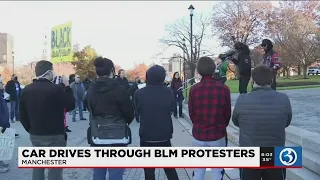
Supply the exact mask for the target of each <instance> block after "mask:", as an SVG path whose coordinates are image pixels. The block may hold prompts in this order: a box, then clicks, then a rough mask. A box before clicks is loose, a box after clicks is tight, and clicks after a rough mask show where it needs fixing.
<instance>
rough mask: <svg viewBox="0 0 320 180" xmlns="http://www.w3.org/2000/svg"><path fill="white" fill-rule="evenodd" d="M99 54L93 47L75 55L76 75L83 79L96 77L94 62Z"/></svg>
mask: <svg viewBox="0 0 320 180" xmlns="http://www.w3.org/2000/svg"><path fill="white" fill-rule="evenodd" d="M97 56H98V54H97V52H96V50H95V49H93V48H92V47H91V46H86V47H84V48H83V49H82V50H81V51H79V52H75V53H74V54H73V61H72V64H73V65H74V68H75V73H76V74H78V75H80V77H81V78H85V77H95V76H96V73H95V70H94V65H93V61H94V60H95V59H96V58H97Z"/></svg>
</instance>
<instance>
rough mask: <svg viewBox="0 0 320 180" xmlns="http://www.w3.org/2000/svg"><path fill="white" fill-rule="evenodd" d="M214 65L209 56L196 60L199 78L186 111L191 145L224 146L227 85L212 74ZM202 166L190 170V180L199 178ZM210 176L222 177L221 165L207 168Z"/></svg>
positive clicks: (228, 99)
mask: <svg viewBox="0 0 320 180" xmlns="http://www.w3.org/2000/svg"><path fill="white" fill-rule="evenodd" d="M215 69H216V65H215V63H214V62H213V60H212V59H211V58H209V57H202V58H200V59H199V61H198V64H197V71H198V73H199V74H200V75H201V76H202V79H201V81H200V82H199V83H198V84H196V85H194V86H193V87H192V88H191V90H190V93H189V115H190V119H191V121H192V123H193V128H192V135H193V138H194V140H193V146H195V147H225V146H226V134H227V132H226V128H227V126H228V125H229V121H230V117H231V97H230V90H229V88H228V87H227V86H226V85H224V84H221V83H220V82H219V81H218V80H216V79H215V78H214V77H213V75H214V73H215ZM205 171H206V170H205V169H204V168H202V169H195V170H194V180H203V179H204V176H205ZM211 171H212V179H222V178H223V175H224V169H220V168H215V169H211Z"/></svg>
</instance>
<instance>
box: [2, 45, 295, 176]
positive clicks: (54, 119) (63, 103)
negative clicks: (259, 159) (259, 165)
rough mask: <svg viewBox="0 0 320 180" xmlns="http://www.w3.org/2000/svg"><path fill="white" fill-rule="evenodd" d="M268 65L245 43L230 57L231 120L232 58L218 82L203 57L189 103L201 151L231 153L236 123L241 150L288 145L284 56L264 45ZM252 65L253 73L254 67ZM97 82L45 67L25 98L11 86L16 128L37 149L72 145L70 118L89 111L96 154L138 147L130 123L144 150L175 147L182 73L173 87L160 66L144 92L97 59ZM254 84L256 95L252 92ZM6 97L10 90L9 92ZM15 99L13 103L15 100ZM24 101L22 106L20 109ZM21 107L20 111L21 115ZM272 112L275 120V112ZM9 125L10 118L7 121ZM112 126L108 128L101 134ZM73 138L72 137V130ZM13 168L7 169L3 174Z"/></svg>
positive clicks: (112, 172)
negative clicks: (279, 84)
mask: <svg viewBox="0 0 320 180" xmlns="http://www.w3.org/2000/svg"><path fill="white" fill-rule="evenodd" d="M261 46H262V47H264V48H265V52H266V53H265V58H264V60H263V61H262V63H261V64H262V65H259V66H256V67H255V68H254V69H253V70H252V69H251V60H250V56H249V54H250V51H248V48H247V46H246V45H244V44H242V43H236V44H235V50H236V52H237V53H236V56H235V57H232V58H230V59H229V60H231V61H233V62H234V63H235V64H236V65H237V66H238V67H239V69H240V79H239V91H240V93H241V94H240V96H239V97H238V99H237V101H236V104H235V107H234V110H233V114H232V115H231V95H230V90H229V88H228V87H227V86H226V85H225V82H226V80H227V78H226V71H227V69H228V63H227V60H228V59H221V60H222V65H221V66H220V67H219V69H220V77H219V78H217V77H215V70H216V65H215V63H214V61H213V60H212V59H211V58H209V57H201V58H200V59H199V60H198V62H197V71H198V73H199V74H200V75H201V77H202V79H201V81H200V82H199V83H197V84H195V85H194V86H192V87H191V89H190V93H189V97H188V98H189V99H188V105H189V115H190V119H191V121H192V123H193V128H192V136H193V142H192V144H193V146H195V147H226V146H227V144H228V143H227V142H228V140H227V131H226V129H227V126H228V125H229V122H230V119H231V120H232V121H233V123H234V124H235V125H236V126H238V127H239V128H240V142H239V144H240V146H244V147H274V146H284V142H285V128H286V127H287V126H289V124H290V122H291V118H292V110H291V105H290V100H289V98H288V96H287V95H285V94H283V93H280V92H276V91H275V74H276V71H277V70H278V69H279V68H280V63H279V61H278V58H279V56H278V54H277V53H276V52H274V51H273V50H272V43H271V44H270V43H269V40H264V41H263V42H262V44H261ZM249 64H250V68H249ZM94 67H95V71H96V75H97V77H96V78H95V79H92V80H90V79H89V78H86V79H85V80H84V81H83V82H81V80H80V76H79V75H71V76H70V77H69V78H67V77H65V76H62V77H61V78H59V79H61V80H59V81H56V82H58V83H52V82H53V81H54V80H55V79H57V78H56V76H55V73H54V69H53V64H52V63H51V62H49V61H45V60H42V61H39V62H38V63H37V64H36V67H35V74H36V76H37V78H36V79H35V80H34V81H33V83H31V84H29V85H27V86H26V87H25V88H24V89H23V93H21V88H19V83H18V81H17V78H16V76H13V78H12V82H10V83H8V84H7V86H6V91H7V92H8V93H9V94H10V107H11V112H10V118H11V122H14V121H13V119H14V118H15V120H20V122H21V124H22V125H23V127H24V129H25V130H26V131H27V132H28V133H29V134H30V141H31V143H32V145H33V146H34V147H64V146H67V139H68V137H67V133H66V132H68V130H69V129H68V126H67V125H66V113H67V112H71V113H72V121H73V122H75V121H76V114H77V112H76V111H78V114H79V119H80V120H86V119H85V118H84V116H83V111H84V110H85V111H86V110H88V112H89V121H90V123H89V126H88V129H87V132H86V135H87V140H88V144H89V145H90V146H92V147H125V146H128V145H129V144H131V142H132V134H131V130H130V127H129V125H130V123H132V121H133V120H134V119H136V121H137V122H139V123H140V124H139V125H140V129H139V137H140V146H141V147H170V146H171V145H172V144H171V139H172V137H173V131H174V129H173V122H172V115H173V116H174V117H175V118H179V117H181V118H183V115H182V102H183V100H184V96H183V93H182V85H183V82H182V80H181V78H180V75H179V73H178V72H176V73H174V75H173V78H172V81H171V84H170V86H169V87H167V84H166V82H165V78H166V71H165V69H164V68H163V67H162V66H159V65H154V66H152V67H150V68H149V69H148V70H147V72H146V86H145V87H144V88H141V89H139V87H138V86H139V84H140V83H141V80H140V78H139V77H137V78H136V82H135V83H134V84H133V85H132V86H129V83H128V80H127V79H126V78H125V71H124V70H123V69H120V70H119V71H118V72H117V74H116V72H115V67H114V63H113V62H112V61H111V60H110V59H107V58H103V57H98V58H96V59H95V60H94ZM251 78H252V82H253V90H252V92H251V93H247V85H248V83H249V80H250V79H251ZM2 92H3V91H2ZM11 95H12V97H11ZM18 102H19V103H18ZM0 105H1V113H2V116H1V121H0V126H1V127H3V128H2V131H3V132H4V131H5V128H8V127H10V122H9V113H4V112H8V111H7V109H6V107H7V106H6V102H5V101H4V99H1V103H0ZM16 107H19V108H16ZM270 111H271V112H272V113H270ZM5 119H8V121H7V122H6V121H5ZM99 127H105V128H99ZM69 131H70V130H69ZM5 166H6V164H5V163H4V162H0V167H1V168H5ZM124 171H125V169H123V168H109V169H108V168H96V169H94V170H93V180H105V179H106V174H107V172H108V174H109V179H110V180H122V179H123V173H124ZM164 171H165V174H166V176H167V178H168V179H169V180H178V179H179V178H178V175H177V172H176V170H175V169H174V168H165V169H164ZM211 171H212V179H214V180H217V179H223V176H224V169H222V168H215V169H212V170H211ZM62 172H63V170H62V169H59V168H53V169H48V179H49V180H62V179H63V173H62ZM205 172H206V171H205V169H203V168H198V169H195V170H194V177H193V178H194V179H195V180H204V177H205ZM144 173H145V179H147V180H155V169H154V168H145V169H144ZM240 177H241V179H242V180H260V179H261V178H262V177H263V179H265V180H283V179H285V169H272V170H264V169H241V170H240ZM32 179H33V180H44V179H45V175H44V169H33V173H32Z"/></svg>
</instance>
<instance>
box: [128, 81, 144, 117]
mask: <svg viewBox="0 0 320 180" xmlns="http://www.w3.org/2000/svg"><path fill="white" fill-rule="evenodd" d="M139 84H141V80H140V78H139V77H137V78H136V81H135V82H134V83H133V85H132V86H131V87H130V95H131V97H132V101H133V102H134V99H133V97H134V94H135V93H136V91H137V90H138V89H139V87H138V85H139ZM134 115H135V117H136V121H137V122H138V123H139V122H140V117H139V114H138V112H137V111H136V110H135V111H134Z"/></svg>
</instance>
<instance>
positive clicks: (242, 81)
mask: <svg viewBox="0 0 320 180" xmlns="http://www.w3.org/2000/svg"><path fill="white" fill-rule="evenodd" d="M234 49H235V51H236V57H234V58H232V59H231V60H232V62H233V63H234V64H236V65H237V66H238V69H239V92H240V94H243V93H247V87H248V84H249V81H250V78H251V58H250V49H249V47H248V46H247V45H245V44H243V43H241V42H236V43H235V44H234Z"/></svg>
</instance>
